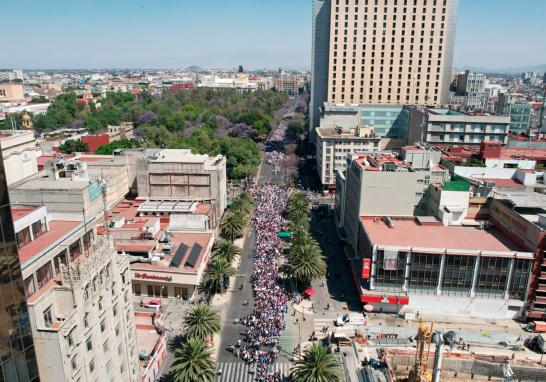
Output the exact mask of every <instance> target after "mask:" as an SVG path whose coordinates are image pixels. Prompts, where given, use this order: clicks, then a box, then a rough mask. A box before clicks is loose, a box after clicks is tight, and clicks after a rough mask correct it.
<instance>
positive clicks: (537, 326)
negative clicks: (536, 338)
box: [526, 321, 546, 333]
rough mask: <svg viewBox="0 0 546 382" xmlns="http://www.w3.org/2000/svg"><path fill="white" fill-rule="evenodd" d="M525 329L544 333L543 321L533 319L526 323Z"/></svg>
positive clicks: (544, 325)
mask: <svg viewBox="0 0 546 382" xmlns="http://www.w3.org/2000/svg"><path fill="white" fill-rule="evenodd" d="M526 329H527V331H529V332H532V333H546V322H545V321H533V322H529V323H528V324H527V328H526Z"/></svg>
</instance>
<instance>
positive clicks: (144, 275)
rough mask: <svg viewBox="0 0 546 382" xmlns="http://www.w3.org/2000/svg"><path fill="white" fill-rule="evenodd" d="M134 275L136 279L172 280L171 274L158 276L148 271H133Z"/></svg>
mask: <svg viewBox="0 0 546 382" xmlns="http://www.w3.org/2000/svg"><path fill="white" fill-rule="evenodd" d="M135 277H136V278H137V279H145V280H161V281H172V279H173V278H172V276H159V275H152V274H148V273H135Z"/></svg>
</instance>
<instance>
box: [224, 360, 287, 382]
mask: <svg viewBox="0 0 546 382" xmlns="http://www.w3.org/2000/svg"><path fill="white" fill-rule="evenodd" d="M217 367H218V369H217V370H222V375H219V376H218V377H217V379H216V381H217V382H254V381H255V380H256V373H254V374H251V373H249V371H250V369H253V370H256V366H255V365H248V364H247V363H245V362H242V361H232V362H220V363H218V364H217ZM270 371H273V372H280V373H281V376H282V377H284V378H286V377H288V374H289V373H290V364H289V363H287V362H276V363H275V364H274V365H271V367H270Z"/></svg>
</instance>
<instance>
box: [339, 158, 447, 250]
mask: <svg viewBox="0 0 546 382" xmlns="http://www.w3.org/2000/svg"><path fill="white" fill-rule="evenodd" d="M418 154H419V155H418ZM422 157H424V158H425V159H423V158H422ZM406 159H407V160H402V159H401V158H398V157H396V156H395V155H394V154H392V153H387V152H377V153H372V154H356V155H353V156H349V157H348V158H347V167H346V171H344V172H342V171H338V173H337V175H336V176H337V179H336V199H337V200H336V203H337V204H338V205H343V206H344V208H338V209H337V211H338V214H337V215H336V218H337V224H338V226H339V227H340V228H342V229H343V230H344V232H345V236H346V238H347V241H348V242H349V243H351V244H352V245H354V246H356V243H357V234H358V232H357V231H356V230H355V229H356V228H357V226H358V219H359V217H360V216H390V217H395V216H414V215H424V214H426V212H427V210H428V203H429V194H428V193H427V189H428V187H429V185H430V184H442V183H443V182H444V181H445V180H447V179H448V178H449V174H448V171H447V170H446V169H445V168H443V167H441V166H439V162H440V159H441V152H439V151H436V150H434V151H433V150H427V149H419V148H415V150H413V151H412V150H409V154H408V155H407V157H406ZM410 160H411V161H413V162H414V163H415V165H413V164H412V163H411V162H409V161H410Z"/></svg>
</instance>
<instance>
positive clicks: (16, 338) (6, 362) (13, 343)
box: [0, 161, 44, 382]
mask: <svg viewBox="0 0 546 382" xmlns="http://www.w3.org/2000/svg"><path fill="white" fill-rule="evenodd" d="M0 195H1V200H0V219H1V222H2V224H1V226H0V233H1V234H2V237H1V238H0V243H1V244H2V245H1V246H0V274H1V275H2V277H1V278H0V282H1V284H2V285H1V287H2V294H1V297H0V301H1V305H0V323H1V324H0V356H1V360H2V362H1V363H0V379H1V380H3V381H16V382H31V381H38V380H39V376H38V366H37V364H36V351H35V347H34V346H33V341H32V330H31V326H30V322H29V319H28V316H29V313H28V307H27V303H26V298H25V294H24V292H23V288H22V285H23V277H22V275H21V263H20V261H19V256H18V253H17V243H16V240H15V230H14V227H13V219H12V212H11V209H10V200H9V197H8V186H7V184H6V174H5V171H4V163H3V161H0ZM42 380H44V379H42Z"/></svg>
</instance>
